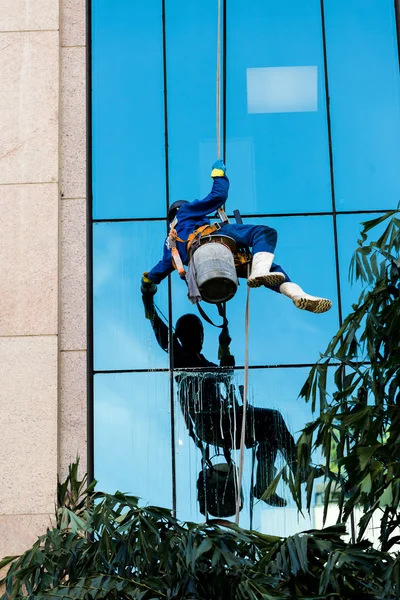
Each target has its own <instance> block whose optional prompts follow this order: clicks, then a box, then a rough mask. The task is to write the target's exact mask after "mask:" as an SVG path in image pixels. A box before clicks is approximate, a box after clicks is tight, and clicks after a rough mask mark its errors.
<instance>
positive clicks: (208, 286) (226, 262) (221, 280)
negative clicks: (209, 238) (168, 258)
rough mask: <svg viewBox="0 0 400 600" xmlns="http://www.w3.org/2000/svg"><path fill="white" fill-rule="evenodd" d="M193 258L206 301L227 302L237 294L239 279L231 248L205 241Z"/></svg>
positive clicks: (199, 284) (213, 302) (201, 292)
mask: <svg viewBox="0 0 400 600" xmlns="http://www.w3.org/2000/svg"><path fill="white" fill-rule="evenodd" d="M191 260H192V261H193V262H194V267H195V273H196V281H197V285H198V287H199V290H200V294H201V297H202V298H203V300H204V301H205V302H209V303H210V304H217V303H218V302H227V301H228V300H230V299H231V298H233V296H234V295H235V294H236V290H237V287H238V279H237V275H236V269H235V262H234V260H233V255H232V252H231V250H230V249H229V248H228V247H227V246H225V245H224V244H222V243H219V242H212V243H203V244H202V245H201V246H200V247H199V248H197V250H195V252H194V253H193V256H192V258H191Z"/></svg>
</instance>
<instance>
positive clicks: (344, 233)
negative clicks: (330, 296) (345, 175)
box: [337, 214, 388, 317]
mask: <svg viewBox="0 0 400 600" xmlns="http://www.w3.org/2000/svg"><path fill="white" fill-rule="evenodd" d="M379 216H380V215H379V214H366V215H361V214H358V215H338V217H337V229H338V245H339V266H340V288H341V296H342V310H343V317H346V316H347V315H348V314H349V313H350V312H351V311H352V308H351V305H352V304H354V302H357V301H358V298H359V297H360V293H361V291H362V289H363V287H364V286H363V284H362V283H361V282H359V281H355V282H354V283H352V284H351V283H350V280H349V268H350V261H351V259H352V256H353V254H354V252H355V250H356V248H358V244H357V240H359V239H360V232H361V230H362V228H363V226H362V225H361V223H362V222H366V221H370V220H372V219H376V218H377V217H379ZM387 225H388V221H385V222H383V223H381V224H380V225H378V226H377V227H375V228H374V229H372V230H370V231H369V232H368V240H370V241H371V242H372V241H376V240H377V239H379V236H380V235H382V233H383V231H384V230H385V228H386V227H387ZM367 243H368V242H367Z"/></svg>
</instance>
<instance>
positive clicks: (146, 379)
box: [94, 373, 172, 508]
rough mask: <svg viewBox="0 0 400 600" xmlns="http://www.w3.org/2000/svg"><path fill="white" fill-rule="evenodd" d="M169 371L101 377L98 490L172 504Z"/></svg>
mask: <svg viewBox="0 0 400 600" xmlns="http://www.w3.org/2000/svg"><path fill="white" fill-rule="evenodd" d="M168 380H169V378H168V374H167V373H124V374H107V375H96V376H95V388H94V393H95V398H96V401H95V407H94V457H95V465H94V476H95V478H96V479H97V480H98V481H99V485H98V489H101V490H102V491H105V492H110V493H113V492H115V491H116V490H120V491H122V492H128V493H131V494H133V495H135V496H140V497H141V498H142V499H143V501H144V502H145V503H151V504H157V505H158V506H165V507H168V508H169V507H171V505H172V476H171V473H172V471H171V432H170V430H171V416H170V412H169V411H170V405H169V385H168Z"/></svg>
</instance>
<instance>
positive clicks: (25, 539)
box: [0, 513, 54, 574]
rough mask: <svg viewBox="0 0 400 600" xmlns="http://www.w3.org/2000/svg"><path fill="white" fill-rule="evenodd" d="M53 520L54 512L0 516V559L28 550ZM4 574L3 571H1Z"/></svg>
mask: <svg viewBox="0 0 400 600" xmlns="http://www.w3.org/2000/svg"><path fill="white" fill-rule="evenodd" d="M52 520H53V522H54V513H52V514H45V515H1V516H0V560H1V558H3V557H4V556H14V555H17V554H22V553H23V552H25V551H26V550H29V548H31V547H32V546H33V544H34V543H35V542H36V540H37V538H38V537H40V536H41V535H43V534H45V533H46V531H47V529H48V528H50V527H51V526H52ZM3 574H5V573H3Z"/></svg>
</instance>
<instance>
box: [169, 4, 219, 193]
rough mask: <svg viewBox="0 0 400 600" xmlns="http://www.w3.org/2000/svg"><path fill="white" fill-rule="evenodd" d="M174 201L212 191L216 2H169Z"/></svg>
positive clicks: (170, 154)
mask: <svg viewBox="0 0 400 600" xmlns="http://www.w3.org/2000/svg"><path fill="white" fill-rule="evenodd" d="M166 24H167V91H168V131H169V140H168V141H169V184H170V202H171V203H172V202H174V201H175V200H178V199H182V198H184V199H187V200H194V199H195V198H200V197H204V196H205V195H206V194H208V192H209V191H210V187H211V184H210V181H211V180H210V173H211V165H212V164H213V162H214V161H215V160H216V154H217V148H216V117H215V114H216V108H215V107H216V103H215V90H216V61H217V3H216V2H215V0H203V1H202V2H199V1H198V0H186V1H185V2H167V3H166Z"/></svg>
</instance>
